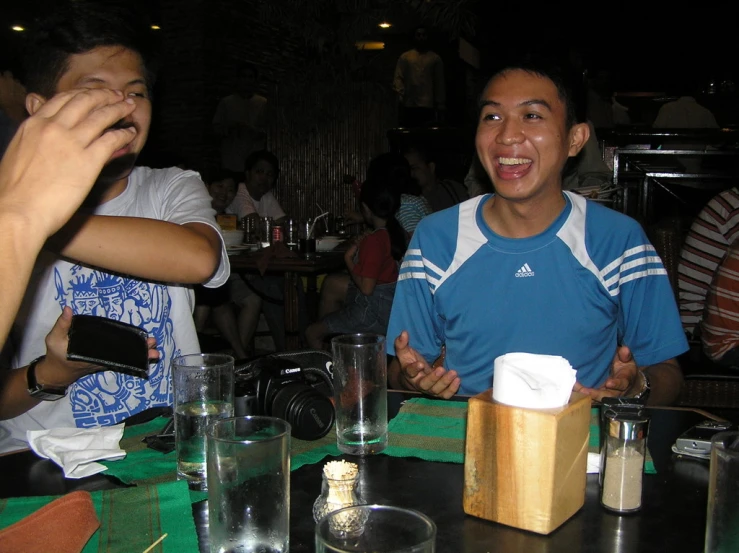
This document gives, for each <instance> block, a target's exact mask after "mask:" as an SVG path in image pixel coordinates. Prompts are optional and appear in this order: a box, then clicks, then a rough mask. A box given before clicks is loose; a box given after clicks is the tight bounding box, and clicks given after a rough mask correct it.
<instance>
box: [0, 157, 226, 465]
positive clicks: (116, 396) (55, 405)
mask: <svg viewBox="0 0 739 553" xmlns="http://www.w3.org/2000/svg"><path fill="white" fill-rule="evenodd" d="M96 214H98V215H109V216H129V217H143V218H149V219H158V220H161V221H169V222H172V223H177V224H180V225H182V224H185V223H194V222H198V223H204V224H206V225H210V226H211V227H213V228H215V229H218V225H217V224H216V222H215V211H214V210H213V209H212V207H211V199H210V196H209V195H208V191H207V190H206V188H205V186H204V185H203V182H202V181H201V180H200V177H199V176H198V174H197V173H194V172H193V171H182V170H180V169H176V168H172V169H150V168H148V167H137V168H135V169H134V170H133V172H132V173H131V175H130V177H129V179H128V186H127V187H126V190H125V191H124V192H123V193H122V194H120V195H119V196H117V197H116V198H114V199H112V200H110V201H109V202H106V203H105V204H103V205H101V206H99V207H98V208H97V209H96ZM156 239H157V237H156V236H152V237H151V240H156ZM229 272H230V266H229V263H228V256H227V255H226V252H225V247H223V246H222V253H221V264H220V266H219V267H218V270H217V271H216V273H215V274H214V275H213V277H212V278H211V279H210V281H209V282H208V283H206V284H205V286H207V287H217V286H220V285H222V284H224V283H225V282H226V280H227V279H228V275H229ZM66 305H68V306H70V307H71V308H72V311H73V312H74V313H75V314H85V315H98V316H102V317H107V318H111V319H116V320H119V321H123V322H126V323H130V324H134V325H136V326H138V327H140V328H143V329H145V330H146V331H147V332H148V333H149V335H151V336H154V337H155V338H156V340H157V348H158V349H159V354H160V361H159V362H158V363H156V364H152V365H150V370H149V378H148V379H142V378H138V377H134V376H129V375H126V374H122V373H118V372H112V371H104V372H99V373H95V374H91V375H88V376H85V377H83V378H80V379H79V380H78V381H77V382H75V383H74V384H72V386H70V387H69V390H68V393H67V395H66V397H64V398H62V399H60V400H58V401H53V402H50V401H42V402H41V403H39V404H38V405H37V406H36V407H34V408H33V409H31V410H29V411H28V412H26V413H24V414H22V415H20V416H18V417H15V418H14V419H10V420H6V421H2V422H0V426H2V428H4V429H5V430H7V431H9V432H10V434H11V436H9V437H6V438H5V439H3V440H1V441H0V451H9V450H12V449H17V448H18V447H23V446H24V442H25V439H26V431H27V430H41V429H46V428H55V427H80V428H88V427H96V426H108V425H112V424H116V423H118V422H120V421H122V420H123V419H125V418H127V417H129V416H131V415H134V414H136V413H139V412H140V411H143V410H145V409H148V408H150V407H159V406H166V405H171V404H172V379H171V362H172V358H173V357H175V356H177V355H180V354H188V353H198V352H199V351H200V346H199V344H198V339H197V334H196V332H195V324H194V322H193V319H192V310H193V307H194V295H193V291H192V288H191V287H190V286H184V285H176V284H164V283H157V282H148V281H141V280H137V279H133V278H129V277H126V276H122V275H117V274H111V273H108V272H105V271H101V270H99V269H96V268H92V267H87V266H83V265H80V264H76V263H70V262H67V261H64V260H62V259H60V258H59V257H58V256H56V255H53V254H51V253H49V252H42V254H41V255H40V256H39V258H38V261H37V263H36V266H35V268H34V271H33V274H32V276H31V280H30V282H29V286H28V290H27V292H26V296H25V298H24V301H23V305H22V306H21V309H20V311H19V314H18V317H17V320H16V323H15V326H14V329H13V333H12V340H13V346H14V348H15V356H14V359H13V366H14V367H22V366H24V365H27V364H28V363H29V362H31V361H32V360H33V359H35V358H36V357H38V356H39V355H43V354H44V353H46V345H45V342H44V339H45V337H46V335H47V334H48V333H49V331H50V330H51V328H52V327H53V326H54V323H55V322H56V320H57V318H58V317H59V315H60V313H61V311H62V308H63V307H64V306H66Z"/></svg>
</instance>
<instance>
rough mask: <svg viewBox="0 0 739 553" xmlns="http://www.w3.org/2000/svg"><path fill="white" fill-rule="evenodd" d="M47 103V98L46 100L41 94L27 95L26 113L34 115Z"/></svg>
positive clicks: (32, 93)
mask: <svg viewBox="0 0 739 553" xmlns="http://www.w3.org/2000/svg"><path fill="white" fill-rule="evenodd" d="M45 103H46V98H44V97H43V96H41V95H40V94H36V93H35V92H31V93H30V94H27V95H26V111H27V112H28V114H29V115H33V114H34V113H36V112H37V111H38V110H40V109H41V106H43V105H44V104H45Z"/></svg>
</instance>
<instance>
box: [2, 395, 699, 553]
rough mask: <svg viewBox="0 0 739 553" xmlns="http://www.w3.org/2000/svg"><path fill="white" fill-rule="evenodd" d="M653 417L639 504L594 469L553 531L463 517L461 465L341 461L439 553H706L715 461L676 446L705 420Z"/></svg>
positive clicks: (66, 486) (22, 473)
mask: <svg viewBox="0 0 739 553" xmlns="http://www.w3.org/2000/svg"><path fill="white" fill-rule="evenodd" d="M389 396H390V405H389V410H390V412H397V408H398V406H399V405H400V402H401V401H402V399H403V398H404V397H406V396H405V394H397V393H393V392H391V393H390V394H389ZM650 414H651V418H652V420H651V424H650V433H649V448H650V451H651V452H652V456H653V458H654V463H655V466H656V468H657V471H658V472H657V474H656V475H647V476H646V477H645V479H644V495H643V506H642V510H641V511H640V512H638V513H636V514H632V515H624V516H618V515H615V514H611V513H610V512H608V511H606V510H605V509H603V508H602V507H601V506H600V504H599V486H598V478H597V475H595V474H593V475H588V479H587V491H586V499H585V506H584V507H583V508H582V509H581V510H580V511H579V512H578V513H576V514H575V516H573V517H572V518H571V519H570V520H569V521H567V522H566V523H565V524H563V525H562V526H561V527H560V528H559V529H557V530H556V531H555V532H553V533H552V534H550V535H549V536H539V535H537V534H532V533H529V532H524V531H520V530H516V529H514V528H509V527H506V526H503V525H500V524H496V523H493V522H488V521H486V520H482V519H477V518H474V517H471V516H467V515H465V514H464V511H463V510H462V488H463V482H464V467H463V465H458V464H450V463H432V462H428V461H422V460H419V459H405V458H397V457H388V456H385V455H377V456H373V457H367V458H364V459H362V458H356V457H349V456H343V457H342V458H345V459H347V460H351V461H353V462H358V463H359V465H360V473H361V483H360V489H359V492H360V494H361V495H362V497H363V498H364V499H365V500H366V501H368V502H371V503H386V504H392V505H398V506H403V507H409V508H413V509H418V510H420V511H423V512H424V513H426V514H427V515H428V516H430V517H431V518H432V519H433V520H434V521H435V522H436V524H437V528H438V533H437V548H436V550H437V552H439V553H446V552H449V553H478V552H479V553H494V552H507V553H508V552H519V551H520V552H526V553H544V552H546V553H549V552H562V553H565V552H566V553H577V552H583V553H586V552H609V553H610V552H613V553H617V552H618V553H621V552H623V553H627V552H628V553H636V552H662V551H680V552H683V551H684V552H690V551H694V552H696V553H698V552H701V551H703V538H704V532H705V517H706V501H707V489H708V486H707V484H708V467H709V465H708V462H707V461H700V460H691V459H686V458H682V457H678V456H676V455H674V454H673V453H672V452H671V450H670V446H671V445H672V443H674V441H675V439H676V438H677V436H678V435H679V434H680V433H681V432H683V431H684V430H687V429H688V428H689V427H690V426H692V425H694V424H696V423H698V422H700V421H701V420H703V419H705V418H706V416H705V414H704V413H700V412H696V411H691V410H678V409H674V410H673V409H650ZM322 467H323V463H317V464H314V465H306V466H303V467H301V468H299V469H298V470H296V471H293V472H292V473H291V522H290V525H291V537H290V551H291V552H292V553H300V552H309V551H313V528H314V522H313V518H312V506H313V502H314V501H315V499H316V497H318V495H319V493H320V488H321V470H322ZM0 471H1V472H2V474H3V475H4V476H3V478H2V479H0V497H2V498H5V497H17V496H30V495H60V494H64V493H67V492H69V491H73V490H80V489H81V490H88V491H94V490H100V489H110V488H114V487H118V486H119V485H118V484H117V483H116V481H114V480H113V479H111V478H108V477H105V476H103V475H96V476H93V477H90V478H85V479H82V480H65V479H64V477H63V474H62V472H61V470H60V469H59V468H58V467H57V466H56V465H54V464H53V463H52V462H51V461H48V460H42V459H39V458H38V457H36V456H35V455H34V454H33V453H32V452H30V451H24V452H20V453H14V454H10V455H5V456H1V457H0ZM207 510H208V509H207V502H206V501H203V502H200V503H195V504H194V505H193V515H194V517H195V522H196V526H197V527H198V533H199V539H200V543H201V550H202V551H207V539H208V538H207V520H208V515H207ZM183 553H184V552H183Z"/></svg>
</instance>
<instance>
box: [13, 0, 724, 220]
mask: <svg viewBox="0 0 739 553" xmlns="http://www.w3.org/2000/svg"><path fill="white" fill-rule="evenodd" d="M96 3H101V4H117V3H120V2H116V1H114V0H113V1H112V0H106V1H102V0H101V1H98V2H96ZM56 4H57V2H54V1H50V0H26V1H23V2H18V1H16V2H13V3H12V4H11V3H10V2H7V1H6V2H4V3H3V5H2V7H0V59H1V60H2V66H3V67H2V68H7V67H10V68H12V69H13V70H14V73H19V69H20V66H19V63H18V62H19V59H20V57H21V54H22V52H23V42H24V37H25V36H26V34H25V33H19V32H14V31H12V30H11V29H10V27H11V26H12V25H22V26H24V27H26V28H32V26H33V21H34V18H35V17H37V16H39V15H42V14H43V13H45V12H46V11H48V10H50V9H51V8H52V7H53V6H55V5H56ZM124 4H125V5H126V6H129V7H134V8H135V9H136V10H137V11H138V12H139V13H140V16H141V17H142V19H144V20H147V21H148V22H149V23H151V24H156V25H159V26H160V27H161V30H158V31H154V30H153V31H152V38H153V39H154V40H155V42H158V43H159V44H160V45H161V51H162V54H161V67H160V71H159V78H158V81H157V85H156V88H155V96H154V99H155V102H154V119H153V124H152V131H151V135H150V139H149V142H148V144H147V147H146V149H145V151H144V154H143V156H142V158H143V159H142V162H143V163H146V164H149V165H153V166H157V165H160V166H161V165H174V164H179V163H182V164H184V165H185V166H187V167H190V168H193V169H196V170H199V171H201V172H205V173H206V174H207V171H208V170H209V169H212V168H214V167H215V166H217V164H218V140H217V138H216V137H215V136H214V135H213V134H212V132H211V130H210V122H211V120H212V117H213V114H214V112H215V109H216V106H217V104H218V101H219V100H220V99H221V98H223V97H224V96H226V95H227V94H229V93H231V92H233V89H234V87H235V84H236V82H237V79H238V75H239V73H240V70H241V68H243V66H244V64H246V63H249V64H253V65H255V66H256V67H257V68H258V69H259V71H260V84H259V88H260V93H261V94H263V95H264V96H266V97H267V98H268V100H269V104H268V105H269V106H270V108H271V116H270V122H269V128H268V129H267V130H268V137H269V138H268V147H269V148H270V149H272V150H273V151H275V153H276V154H277V155H278V157H279V158H280V161H281V169H282V176H281V178H280V181H279V182H278V185H277V189H276V194H277V197H278V199H279V200H280V201H281V202H282V204H283V207H285V209H286V211H288V213H291V214H292V215H294V216H298V217H305V216H312V215H315V214H316V213H314V211H316V209H317V208H315V207H314V206H313V204H314V203H315V202H317V203H319V204H321V205H322V207H324V208H326V209H331V210H332V211H335V212H341V211H343V206H344V204H345V203H347V202H350V201H352V195H351V190H350V189H349V187H346V186H344V185H343V184H342V183H343V181H344V175H353V176H357V177H358V178H360V179H361V178H362V177H363V173H364V168H365V167H366V164H367V161H368V160H369V159H370V158H371V157H373V156H374V155H376V154H377V153H380V152H382V151H386V150H387V149H388V148H389V143H388V139H387V131H388V130H389V129H391V128H393V127H395V126H397V106H396V99H395V96H394V94H393V92H392V90H391V89H390V85H391V83H392V77H393V70H394V67H395V62H396V60H397V58H398V56H399V55H400V54H401V53H402V52H403V51H405V50H407V49H409V48H410V47H411V45H412V44H411V40H410V35H411V33H412V31H413V29H414V27H415V26H416V25H417V24H419V23H421V22H424V23H425V24H426V25H427V26H428V27H429V28H430V29H431V36H432V45H433V49H434V50H435V51H437V52H438V53H439V54H440V55H441V56H442V58H443V60H444V63H445V71H446V80H447V107H448V109H447V120H446V124H447V126H449V127H453V128H454V129H455V131H454V133H453V136H454V137H455V138H454V140H453V141H451V142H450V144H449V146H448V150H449V153H450V155H453V156H456V162H457V163H456V164H457V166H458V167H466V166H468V165H469V160H470V158H471V156H472V152H473V148H472V139H473V135H474V125H475V116H476V113H475V112H476V110H475V106H476V99H477V96H478V94H479V92H480V90H481V88H482V86H483V85H484V83H485V81H486V79H487V77H488V76H489V75H490V73H491V72H492V71H493V70H494V69H495V68H496V67H498V66H500V65H502V64H504V63H506V61H507V60H509V59H511V58H512V57H518V56H520V55H522V54H524V53H527V52H544V53H546V54H548V55H549V56H551V57H554V58H555V59H557V60H559V61H560V62H561V63H563V64H570V65H574V66H578V69H579V70H582V71H584V72H585V74H586V75H587V74H591V75H592V74H594V72H596V71H598V70H600V69H605V70H608V71H610V73H611V75H612V80H613V88H614V90H615V91H616V92H617V93H618V96H617V97H618V99H619V101H620V102H621V103H623V104H624V105H627V106H628V107H629V108H630V110H631V113H632V114H633V116H632V122H633V123H635V124H637V125H642V126H649V125H651V122H652V120H653V118H654V116H655V115H656V112H657V110H658V109H659V107H660V106H661V105H662V103H664V102H665V101H666V100H667V99H668V98H670V97H674V96H675V95H678V94H685V93H693V94H695V95H696V96H697V97H698V98H699V101H700V102H701V103H703V104H704V105H706V106H707V107H709V108H710V109H712V110H713V111H714V114H715V115H716V117H717V119H718V121H719V123H720V124H721V125H722V126H733V125H734V124H736V123H738V122H739V117H737V115H736V104H737V102H736V92H735V86H734V83H736V82H737V80H738V79H737V75H736V73H737V67H738V66H739V65H738V64H737V63H736V60H737V59H738V57H739V40H737V38H736V31H735V30H734V29H733V28H732V27H730V25H733V24H734V23H735V21H734V19H735V18H733V17H730V15H729V14H728V13H726V12H724V11H722V10H720V9H717V8H714V7H710V6H708V7H704V8H703V10H702V11H701V10H700V9H698V8H697V7H696V5H692V6H691V9H690V11H687V10H680V9H678V8H677V7H676V4H674V5H667V4H663V5H662V6H661V7H660V9H655V8H651V7H650V6H648V5H647V6H645V5H644V3H641V4H634V5H627V4H624V3H618V4H615V3H601V4H598V5H597V6H596V5H591V6H590V10H589V11H587V12H586V11H581V10H577V9H572V8H570V7H569V6H564V7H560V6H556V7H551V6H549V7H545V8H542V7H539V6H536V5H534V4H532V3H521V4H518V5H502V4H501V3H498V2H494V1H491V0H479V1H473V0H314V1H313V2H309V1H307V0H156V1H141V0H130V1H128V2H125V3H124ZM291 6H301V7H300V8H296V9H295V10H292V9H290V8H291ZM313 6H316V8H315V9H313ZM594 9H597V10H598V13H597V14H596V13H592V10H594ZM280 10H282V12H280ZM382 20H387V21H389V22H391V23H392V24H393V26H392V27H391V28H390V29H388V30H381V29H379V28H378V27H377V23H379V22H380V21H382ZM460 38H462V39H464V40H465V41H467V42H469V43H470V44H472V45H474V47H475V48H477V49H478V51H479V54H480V64H479V66H478V67H473V66H472V65H470V64H468V63H466V62H465V61H463V60H462V59H460V57H459V54H458V51H459V44H460ZM356 40H376V41H382V42H384V44H385V47H384V49H383V50H380V51H370V52H358V51H357V50H356V49H355V48H354V47H353V43H354V41H356ZM709 83H713V84H714V86H715V88H716V91H717V92H716V94H711V95H704V94H701V91H705V90H707V89H708V86H709ZM457 137H461V138H457ZM454 176H455V177H457V178H460V175H454Z"/></svg>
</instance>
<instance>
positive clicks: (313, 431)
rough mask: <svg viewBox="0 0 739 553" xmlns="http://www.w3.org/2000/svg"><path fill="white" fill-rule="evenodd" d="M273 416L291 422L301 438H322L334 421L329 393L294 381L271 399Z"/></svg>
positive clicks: (297, 435) (295, 433)
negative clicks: (323, 393) (325, 393)
mask: <svg viewBox="0 0 739 553" xmlns="http://www.w3.org/2000/svg"><path fill="white" fill-rule="evenodd" d="M272 416H274V417H278V418H281V419H284V420H286V421H287V422H289V423H290V424H291V425H292V436H293V438H297V439H299V440H317V439H318V438H322V437H323V436H325V435H326V434H328V431H329V430H331V427H332V426H333V424H334V406H333V404H332V403H331V400H329V399H328V398H327V397H326V396H324V395H322V394H321V393H319V392H317V391H316V390H315V389H313V388H311V387H310V386H308V385H306V384H302V383H300V382H294V383H292V384H288V385H287V386H285V387H284V388H282V389H281V390H279V391H278V392H277V393H276V394H275V397H274V400H273V402H272Z"/></svg>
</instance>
